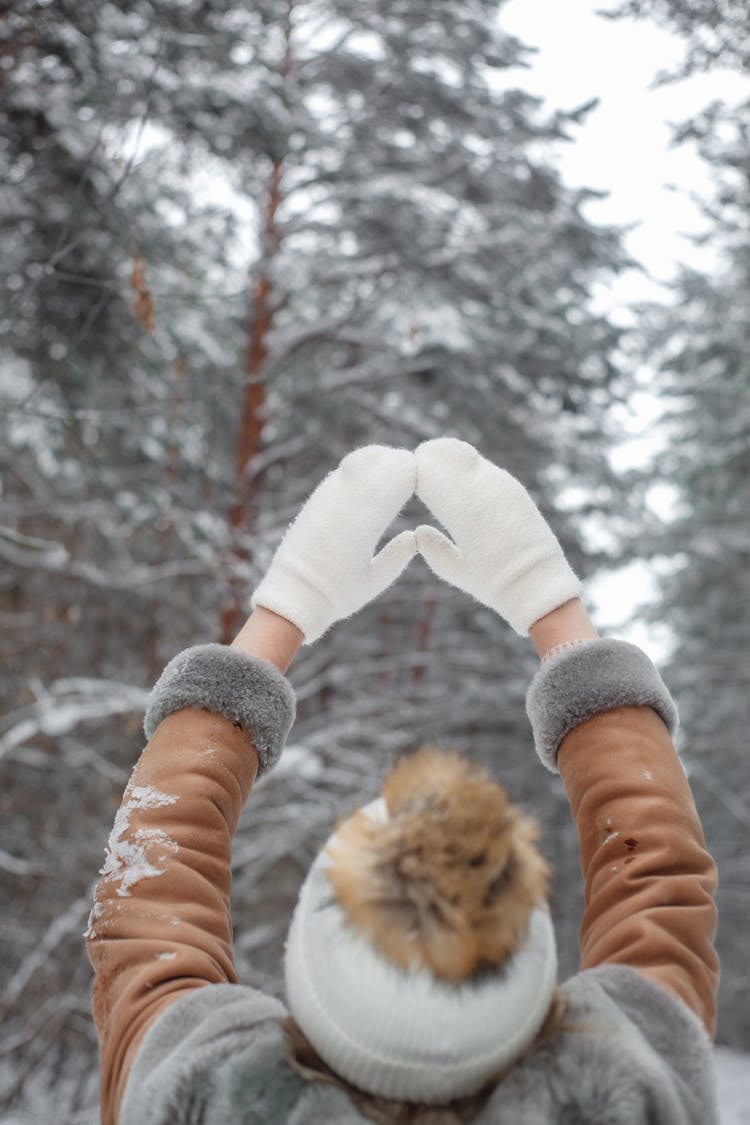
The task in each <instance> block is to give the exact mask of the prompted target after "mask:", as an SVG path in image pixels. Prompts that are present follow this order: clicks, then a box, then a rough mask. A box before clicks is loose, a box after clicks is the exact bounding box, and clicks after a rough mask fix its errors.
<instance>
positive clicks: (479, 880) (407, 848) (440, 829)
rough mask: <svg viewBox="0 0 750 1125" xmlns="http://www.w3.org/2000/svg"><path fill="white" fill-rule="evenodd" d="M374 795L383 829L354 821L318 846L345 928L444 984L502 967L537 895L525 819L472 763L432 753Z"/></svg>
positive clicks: (544, 882) (543, 867)
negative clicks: (327, 862)
mask: <svg viewBox="0 0 750 1125" xmlns="http://www.w3.org/2000/svg"><path fill="white" fill-rule="evenodd" d="M383 797H384V798H385V801H386V805H387V807H388V818H389V819H388V822H387V823H386V824H383V823H378V822H375V821H374V820H372V819H371V818H370V817H368V816H367V815H366V814H365V813H363V812H358V813H355V814H354V816H352V817H350V818H349V819H348V820H346V821H344V823H343V824H342V825H341V826H340V827H339V828H338V829H337V832H336V839H335V842H334V843H333V844H332V845H330V846H329V849H328V855H329V856H330V859H331V866H330V867H329V869H328V877H329V879H330V881H331V884H332V886H333V889H334V892H335V895H336V898H337V900H338V902H339V904H340V906H341V907H342V909H343V910H344V912H345V914H346V916H347V917H348V919H349V921H350V922H351V924H352V925H353V926H354V928H355V929H356V930H357V931H358V933H360V934H361V935H362V937H364V938H365V939H366V940H367V941H369V942H370V944H371V945H373V946H374V948H375V949H377V950H378V952H379V953H380V954H381V955H382V956H384V957H385V958H387V959H388V960H389V961H391V962H392V963H393V964H395V965H398V966H400V967H401V968H408V967H412V966H422V967H425V968H427V969H429V970H430V971H431V972H432V973H433V974H434V975H435V976H436V977H438V978H440V979H442V980H445V981H450V982H452V983H454V984H458V983H460V982H461V981H465V980H468V979H470V978H471V977H473V976H475V975H476V974H478V973H480V972H482V971H483V970H488V969H493V968H497V967H499V966H501V965H502V964H503V963H504V962H505V961H506V959H507V958H508V957H509V956H510V955H511V954H512V953H513V952H514V951H515V950H516V949H517V948H518V947H519V945H520V944H521V943H522V942H523V940H524V938H525V936H526V932H527V928H528V920H529V915H530V914H531V911H532V910H533V909H534V907H536V906H538V905H539V904H540V903H541V902H542V901H543V900H544V898H545V897H546V894H547V886H548V881H549V868H548V866H547V863H546V861H545V860H544V859H543V858H542V856H541V855H540V854H539V852H538V851H537V849H536V847H535V845H534V840H535V839H536V838H537V835H538V832H537V828H536V825H535V824H534V822H533V821H531V820H529V819H528V818H527V817H525V816H524V815H523V814H522V813H521V812H520V811H519V810H518V809H517V808H516V807H515V806H513V805H512V804H511V803H510V801H509V800H508V796H507V794H506V792H505V790H504V789H503V787H502V786H501V785H499V784H498V783H497V782H496V781H494V780H493V779H492V778H491V777H490V775H489V774H488V773H487V772H486V771H485V770H483V769H482V768H481V767H480V766H477V765H474V764H472V763H470V762H468V761H467V760H466V759H465V758H463V757H462V756H461V755H460V754H458V753H456V752H455V751H447V750H441V749H437V748H434V747H424V748H423V749H422V750H419V751H418V752H417V753H416V754H414V755H412V756H411V757H409V758H406V759H404V760H403V761H402V762H400V763H399V764H398V765H397V766H396V767H395V769H394V770H393V771H392V772H391V773H390V774H389V776H388V778H387V779H386V782H385V785H384V787H383Z"/></svg>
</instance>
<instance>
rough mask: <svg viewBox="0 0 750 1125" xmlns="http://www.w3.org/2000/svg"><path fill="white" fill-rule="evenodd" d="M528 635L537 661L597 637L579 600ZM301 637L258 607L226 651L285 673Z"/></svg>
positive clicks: (292, 627)
mask: <svg viewBox="0 0 750 1125" xmlns="http://www.w3.org/2000/svg"><path fill="white" fill-rule="evenodd" d="M529 636H530V637H531V640H532V641H533V643H534V647H535V648H536V651H537V654H538V655H539V658H540V659H541V658H542V657H543V656H544V655H545V654H546V653H547V652H549V651H550V649H553V648H555V647H556V646H557V645H560V644H565V642H566V641H588V640H593V639H595V638H596V637H598V636H599V634H598V632H597V630H596V629H595V628H594V626H593V624H592V623H591V619H590V617H589V615H588V613H587V612H586V609H585V607H584V605H583V602H582V601H581V599H580V598H571V600H570V601H569V602H565V604H564V605H561V606H558V607H557V609H553V610H552V612H551V613H547V614H545V616H544V617H540V618H539V620H538V621H535V622H534V624H533V625H532V626H531V627H530V628H529ZM304 639H305V638H304V634H303V633H302V632H301V631H300V630H299V629H298V628H297V626H296V625H292V623H291V621H287V619H286V618H285V617H281V616H280V615H279V614H278V613H273V612H272V611H271V610H270V609H264V608H263V607H262V606H258V607H257V608H256V609H254V610H253V612H252V613H251V614H250V616H249V617H248V619H247V621H246V622H245V624H244V625H243V626H242V628H241V629H240V631H239V633H238V634H237V636H236V637H235V638H234V640H233V641H232V643H231V645H230V648H234V649H237V650H238V651H239V652H245V653H247V655H248V656H258V657H260V658H261V659H263V660H269V661H270V662H271V663H272V664H275V666H276V667H277V668H278V669H279V671H280V672H286V670H287V669H288V668H289V666H290V664H291V663H292V661H293V660H294V658H295V656H296V655H297V652H298V650H299V648H300V646H301V645H302V642H303V641H304Z"/></svg>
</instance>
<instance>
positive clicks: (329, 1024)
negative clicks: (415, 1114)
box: [285, 797, 557, 1104]
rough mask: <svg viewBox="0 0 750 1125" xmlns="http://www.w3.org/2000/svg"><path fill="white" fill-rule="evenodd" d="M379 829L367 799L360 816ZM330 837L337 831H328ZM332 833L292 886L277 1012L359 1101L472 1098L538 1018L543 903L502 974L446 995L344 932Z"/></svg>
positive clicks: (552, 965)
mask: <svg viewBox="0 0 750 1125" xmlns="http://www.w3.org/2000/svg"><path fill="white" fill-rule="evenodd" d="M361 812H362V813H364V814H365V815H366V816H367V817H368V818H369V820H371V821H373V822H376V823H380V824H383V825H387V824H388V822H389V813H388V806H387V804H386V801H385V799H383V798H382V797H381V798H378V799H377V800H375V801H372V802H371V803H370V804H368V805H366V806H365V807H364V808H363V809H362V810H361ZM339 831H340V830H339ZM338 836H339V833H334V835H333V836H331V838H330V839H329V840H328V842H327V843H326V845H325V847H324V848H323V849H322V850H321V852H320V854H319V855H318V857H317V859H316V860H315V862H314V864H313V865H312V867H311V869H310V871H309V873H308V875H307V878H306V879H305V882H304V884H303V886H302V890H301V892H300V897H299V900H298V903H297V907H296V909H295V912H294V917H293V919H292V923H291V927H290V930H289V936H288V939H287V944H286V961H285V968H286V991H287V1000H288V1004H289V1008H290V1010H291V1012H292V1015H293V1016H294V1018H295V1019H296V1021H297V1023H298V1024H299V1026H300V1028H301V1029H302V1031H303V1032H304V1034H305V1035H306V1036H307V1038H308V1039H309V1040H310V1042H311V1043H312V1045H313V1046H314V1047H315V1049H316V1050H317V1052H318V1053H319V1055H320V1056H321V1058H322V1059H323V1060H324V1061H325V1062H326V1063H327V1064H328V1065H329V1066H330V1067H331V1068H332V1069H333V1070H335V1071H336V1072H337V1073H338V1074H340V1075H341V1076H342V1077H343V1078H345V1079H347V1080H348V1081H349V1082H351V1083H352V1085H354V1086H356V1087H358V1088H359V1089H362V1090H365V1091H368V1092H370V1093H372V1094H378V1095H380V1096H382V1097H386V1098H392V1099H398V1100H404V1101H414V1102H423V1103H426V1104H444V1103H446V1102H450V1101H453V1100H454V1099H456V1098H460V1097H463V1096H466V1095H469V1094H472V1093H474V1092H476V1091H478V1090H479V1089H481V1088H482V1087H483V1086H484V1085H485V1084H486V1083H487V1082H488V1081H489V1080H490V1079H491V1078H492V1076H493V1075H494V1074H496V1073H498V1072H500V1071H501V1070H502V1069H503V1068H504V1067H505V1066H507V1065H508V1064H509V1063H511V1062H512V1061H513V1060H514V1059H515V1058H517V1057H518V1056H519V1055H520V1054H522V1053H523V1051H524V1049H525V1048H526V1047H527V1046H528V1045H529V1044H530V1043H531V1042H532V1041H533V1039H534V1038H535V1036H536V1034H537V1032H538V1031H539V1029H540V1027H541V1025H542V1023H543V1022H544V1019H545V1017H546V1015H547V1012H548V1010H549V1006H550V1002H551V999H552V995H553V992H554V989H555V983H556V976H557V955H556V949H555V937H554V931H553V927H552V923H551V920H550V917H549V912H548V909H547V906H546V904H545V903H542V904H540V905H538V906H536V907H535V908H534V909H533V910H532V911H531V913H530V915H529V918H528V926H527V929H526V934H525V939H524V940H523V941H522V943H521V945H520V947H519V948H518V949H517V950H516V951H515V952H514V953H513V954H512V956H510V957H509V958H508V959H507V961H506V962H505V964H503V965H502V966H501V967H499V968H497V969H493V970H492V971H488V972H484V973H480V974H477V975H476V976H475V977H474V978H473V979H470V980H466V981H463V982H462V983H460V984H453V983H450V982H448V981H445V980H440V979H438V978H437V977H436V976H435V975H434V974H433V973H432V972H431V971H430V970H429V969H427V968H424V967H421V966H412V967H409V968H407V969H404V968H402V967H399V966H397V965H395V964H393V963H392V962H390V961H388V960H387V959H386V957H384V956H383V955H382V953H380V952H379V951H378V950H376V949H375V948H374V946H373V944H372V943H371V942H369V941H367V940H366V939H365V938H364V937H363V936H361V934H360V933H358V932H357V931H356V929H355V927H354V926H353V925H352V924H351V922H350V920H349V918H348V917H347V915H346V913H345V911H344V909H342V906H341V905H340V904H339V902H338V900H337V898H336V895H335V893H334V890H333V887H332V884H331V881H330V879H329V876H328V870H329V869H330V867H331V864H332V860H331V855H330V853H331V851H332V850H333V849H334V848H335V845H336V842H337V839H338Z"/></svg>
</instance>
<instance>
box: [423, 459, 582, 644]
mask: <svg viewBox="0 0 750 1125" xmlns="http://www.w3.org/2000/svg"><path fill="white" fill-rule="evenodd" d="M416 459H417V496H419V498H420V500H422V501H423V503H424V504H426V505H427V507H428V508H429V509H430V511H431V512H432V513H433V514H434V515H435V516H436V517H437V519H438V520H439V521H440V523H441V524H443V526H444V527H445V528H446V530H447V531H448V532H449V533H450V534H451V535H452V536H453V541H451V540H450V539H448V538H447V537H446V536H445V535H443V533H442V532H441V531H438V530H437V528H435V527H429V526H422V527H418V528H417V532H416V535H417V545H418V547H419V550H420V552H421V554H422V555H423V556H424V558H425V560H426V561H427V563H428V564H429V565H430V567H431V568H432V569H433V570H434V571H435V574H437V575H438V577H439V578H443V579H444V580H445V581H446V582H451V583H452V584H453V585H454V586H458V588H459V589H460V590H465V591H466V593H467V594H471V595H472V596H473V597H475V598H477V600H478V601H480V602H483V603H484V605H487V606H490V608H491V609H494V610H496V611H497V612H498V613H499V614H501V615H502V616H503V617H504V618H505V619H506V621H508V622H509V623H510V625H512V627H513V628H514V629H515V630H516V632H517V633H521V634H524V633H527V632H528V629H529V626H530V625H533V624H534V622H535V621H538V620H539V618H540V617H544V615H545V614H546V613H551V612H552V610H553V609H556V608H557V607H558V606H560V605H562V604H563V603H564V602H567V601H570V599H571V598H575V597H577V595H578V594H579V593H580V590H581V584H580V582H579V581H578V579H577V578H576V576H575V574H574V573H573V571H572V570H571V569H570V566H569V565H568V563H567V561H566V559H565V555H564V554H563V551H562V547H561V546H560V544H559V543H558V541H557V539H556V538H555V535H554V534H553V532H552V529H551V528H550V526H549V524H548V523H547V521H546V520H545V519H544V517H543V516H542V514H541V512H540V511H539V509H538V508H537V506H536V504H535V503H534V501H533V500H532V499H531V497H530V496H529V494H528V492H527V491H526V489H525V488H524V487H523V485H522V484H520V483H519V481H517V480H516V479H515V477H512V476H511V475H510V473H506V472H505V470H504V469H499V468H498V467H497V465H493V464H492V462H491V461H487V460H486V459H485V458H484V457H482V456H481V455H480V454H479V453H478V452H477V451H476V449H474V447H473V446H472V445H469V444H468V443H467V442H465V441H458V439H456V438H436V439H435V440H434V441H426V442H423V443H422V445H420V446H419V448H418V449H417V452H416Z"/></svg>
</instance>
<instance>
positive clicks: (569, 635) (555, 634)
mask: <svg viewBox="0 0 750 1125" xmlns="http://www.w3.org/2000/svg"><path fill="white" fill-rule="evenodd" d="M529 636H530V637H531V639H532V641H533V642H534V647H535V649H536V651H537V654H538V656H539V659H540V660H541V659H542V657H543V656H545V655H546V653H548V652H549V651H550V649H553V648H556V647H557V645H562V644H565V643H566V642H567V641H590V640H594V639H595V638H596V637H598V636H599V633H598V632H597V630H596V629H595V628H594V626H593V625H592V623H591V619H590V617H589V615H588V613H587V612H586V609H585V607H584V604H583V602H582V601H581V599H580V598H571V600H570V601H569V602H565V603H564V605H561V606H558V607H557V609H553V610H552V612H551V613H547V614H545V615H544V617H540V618H539V620H538V621H535V622H534V624H533V625H532V626H531V627H530V629H529Z"/></svg>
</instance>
